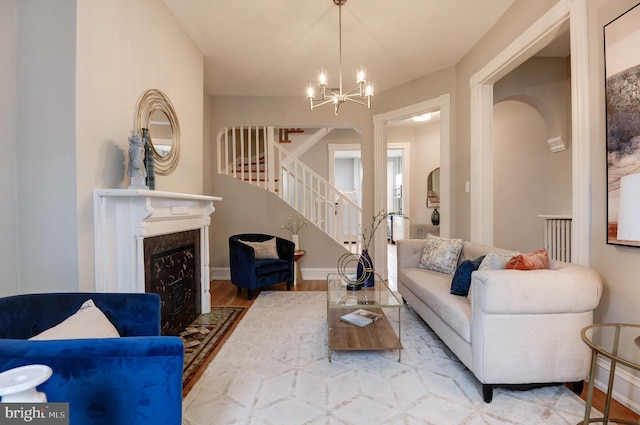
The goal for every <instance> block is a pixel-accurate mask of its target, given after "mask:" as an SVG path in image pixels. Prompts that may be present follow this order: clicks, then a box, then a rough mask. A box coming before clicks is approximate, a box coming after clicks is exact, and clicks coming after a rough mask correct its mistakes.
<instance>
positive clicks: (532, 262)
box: [505, 248, 549, 270]
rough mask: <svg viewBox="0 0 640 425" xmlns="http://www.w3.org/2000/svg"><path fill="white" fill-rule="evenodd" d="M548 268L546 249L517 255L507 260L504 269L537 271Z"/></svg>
mask: <svg viewBox="0 0 640 425" xmlns="http://www.w3.org/2000/svg"><path fill="white" fill-rule="evenodd" d="M548 268H549V253H548V252H547V250H546V249H544V248H543V249H539V250H537V251H533V252H532V253H530V254H518V255H515V256H513V257H511V259H510V260H509V262H508V263H507V265H506V266H505V269H510V270H511V269H513V270H539V269H548Z"/></svg>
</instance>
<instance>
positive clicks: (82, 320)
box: [29, 300, 120, 340]
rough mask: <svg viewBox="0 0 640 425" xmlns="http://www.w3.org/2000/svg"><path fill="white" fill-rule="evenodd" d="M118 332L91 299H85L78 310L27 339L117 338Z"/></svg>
mask: <svg viewBox="0 0 640 425" xmlns="http://www.w3.org/2000/svg"><path fill="white" fill-rule="evenodd" d="M118 337H120V334H119V333H118V331H117V330H116V328H115V327H114V326H113V324H111V322H110V321H109V319H107V317H106V316H105V315H104V313H103V312H102V310H100V309H99V308H98V307H96V306H95V304H94V303H93V300H87V301H86V302H85V303H84V304H82V306H80V308H79V309H78V311H77V312H76V313H75V314H73V315H71V316H69V317H68V318H67V319H66V320H64V321H63V322H62V323H60V324H58V325H56V326H54V327H52V328H49V329H47V330H46V331H43V332H41V333H39V334H38V335H35V336H33V337H31V338H29V339H33V340H53V339H79V338H118Z"/></svg>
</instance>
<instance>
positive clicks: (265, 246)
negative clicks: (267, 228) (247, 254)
mask: <svg viewBox="0 0 640 425" xmlns="http://www.w3.org/2000/svg"><path fill="white" fill-rule="evenodd" d="M240 242H242V243H243V244H245V245H249V246H250V247H251V248H253V250H254V251H255V254H256V260H277V259H278V258H279V257H278V246H277V245H276V238H275V237H273V238H271V239H268V240H266V241H264V242H249V241H240Z"/></svg>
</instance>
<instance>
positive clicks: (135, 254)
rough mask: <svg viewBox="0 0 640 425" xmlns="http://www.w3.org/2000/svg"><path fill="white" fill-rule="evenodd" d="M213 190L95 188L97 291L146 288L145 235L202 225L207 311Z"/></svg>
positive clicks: (204, 309) (205, 305)
mask: <svg viewBox="0 0 640 425" xmlns="http://www.w3.org/2000/svg"><path fill="white" fill-rule="evenodd" d="M221 200H222V198H220V197H217V196H204V195H191V194H186V193H174V192H161V191H156V190H147V189H95V190H94V191H93V207H94V232H95V264H96V266H95V267H96V270H95V280H96V292H122V293H124V292H145V276H144V243H143V241H144V239H145V238H149V237H152V236H159V235H168V234H172V233H177V232H183V231H187V230H194V229H200V283H201V284H200V288H199V291H200V300H201V305H200V306H199V307H200V313H209V312H210V311H211V297H210V294H209V285H208V284H207V283H208V282H209V224H210V223H211V218H210V216H211V214H213V212H214V211H215V208H214V206H213V202H214V201H221Z"/></svg>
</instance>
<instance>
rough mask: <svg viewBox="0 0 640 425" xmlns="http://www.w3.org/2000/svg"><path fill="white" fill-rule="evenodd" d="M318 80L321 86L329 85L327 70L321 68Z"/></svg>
mask: <svg viewBox="0 0 640 425" xmlns="http://www.w3.org/2000/svg"><path fill="white" fill-rule="evenodd" d="M318 82H319V84H320V85H321V86H326V85H327V71H326V70H324V69H321V70H320V72H318Z"/></svg>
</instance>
